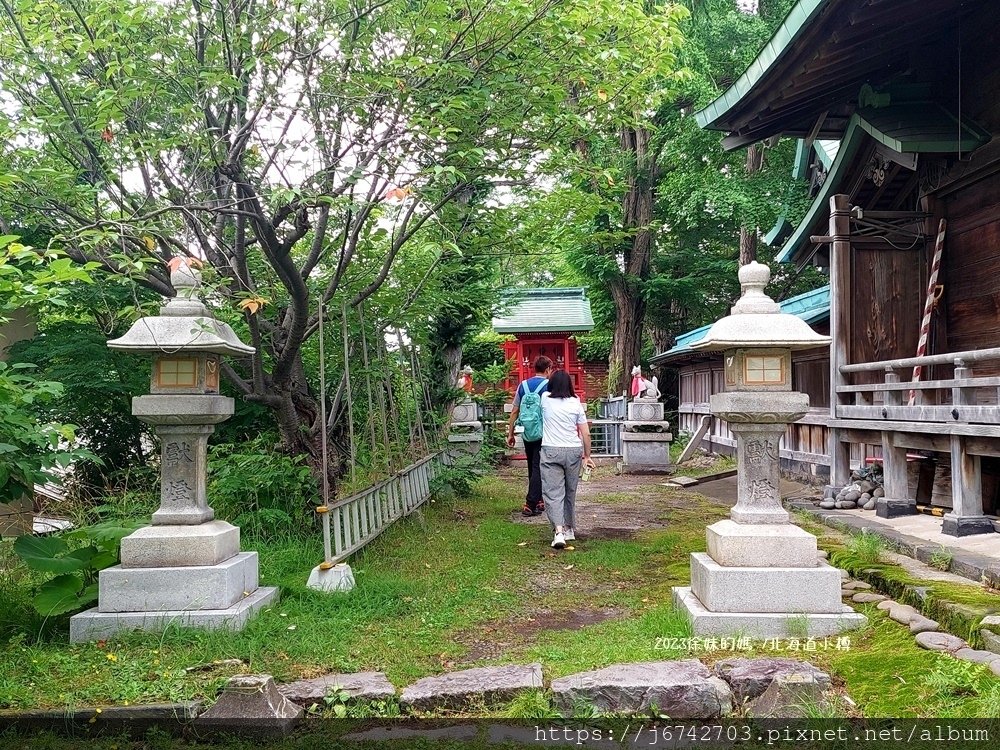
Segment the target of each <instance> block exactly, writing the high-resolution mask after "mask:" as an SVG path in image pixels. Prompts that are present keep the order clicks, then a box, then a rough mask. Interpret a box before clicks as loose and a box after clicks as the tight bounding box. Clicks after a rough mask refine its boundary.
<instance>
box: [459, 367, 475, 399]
mask: <svg viewBox="0 0 1000 750" xmlns="http://www.w3.org/2000/svg"><path fill="white" fill-rule="evenodd" d="M456 385H457V386H458V387H459V388H461V389H462V390H463V391H465V392H466V394H471V393H472V368H471V367H469V365H466V366H465V367H463V368H462V370H461V371H460V372H459V374H458V382H457V383H456Z"/></svg>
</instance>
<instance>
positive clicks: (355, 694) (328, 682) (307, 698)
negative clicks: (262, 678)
mask: <svg viewBox="0 0 1000 750" xmlns="http://www.w3.org/2000/svg"><path fill="white" fill-rule="evenodd" d="M278 690H279V692H280V693H281V694H282V695H283V696H285V697H286V698H287V699H288V700H290V701H292V703H297V704H298V705H300V706H305V707H306V708H308V707H309V706H311V705H313V704H314V703H319V704H322V703H323V699H324V698H326V696H327V695H329V694H331V693H334V692H340V691H343V692H345V693H347V694H348V695H349V696H350V698H351V699H352V700H356V701H359V700H361V701H372V702H375V701H385V700H389V699H391V698H395V697H396V688H395V687H393V685H392V683H391V682H389V680H388V679H387V678H386V676H385V673H383V672H357V673H354V674H325V675H323V676H322V677H315V678H313V679H311V680H297V681H295V682H289V683H287V684H284V685H278Z"/></svg>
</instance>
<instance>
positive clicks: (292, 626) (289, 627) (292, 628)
mask: <svg viewBox="0 0 1000 750" xmlns="http://www.w3.org/2000/svg"><path fill="white" fill-rule="evenodd" d="M296 627H298V626H297V625H289V626H288V629H289V630H295V628H296Z"/></svg>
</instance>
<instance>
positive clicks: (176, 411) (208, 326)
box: [70, 266, 278, 642]
mask: <svg viewBox="0 0 1000 750" xmlns="http://www.w3.org/2000/svg"><path fill="white" fill-rule="evenodd" d="M170 278H171V282H172V284H173V285H174V288H175V289H176V290H177V297H174V298H172V299H171V300H170V301H168V302H167V304H166V305H164V306H163V307H162V308H161V309H160V314H159V315H158V316H153V317H148V318H142V319H141V320H139V321H137V322H136V323H135V324H134V325H133V326H132V328H131V329H130V330H129V331H128V333H126V334H125V335H124V336H122V337H121V338H119V339H115V340H114V341H110V342H108V345H109V346H110V347H112V348H115V349H122V350H126V351H136V352H148V353H151V354H153V355H154V361H153V374H152V378H151V385H150V390H151V391H152V394H151V395H148V396H138V397H136V398H134V399H133V400H132V413H133V414H134V415H135V416H136V417H138V418H139V419H140V420H142V421H143V422H146V423H147V424H151V425H153V426H154V431H155V432H156V434H157V435H158V436H159V438H160V442H161V452H160V507H159V509H158V510H157V511H156V512H155V513H153V518H152V522H153V523H152V525H151V526H147V527H145V528H142V529H139V530H138V531H136V532H134V533H133V534H131V535H129V536H127V537H125V538H124V539H122V542H121V563H120V564H119V565H116V566H114V567H112V568H107V569H106V570H102V571H101V572H100V574H99V580H98V587H99V589H98V604H97V606H96V607H95V608H93V609H90V610H87V611H86V612H82V613H80V614H78V615H75V616H74V617H72V618H71V619H70V640H71V641H73V642H80V641H91V640H99V639H105V638H109V637H112V636H114V635H116V634H118V633H120V632H122V631H128V630H162V629H163V628H165V627H166V626H167V625H171V624H175V625H181V626H188V627H200V628H221V627H225V628H230V629H234V630H238V629H240V628H242V627H243V625H244V624H245V623H246V621H247V620H248V619H249V617H250V616H251V615H252V614H253V613H254V612H256V611H257V610H259V609H261V608H262V607H264V606H265V605H267V604H268V603H270V602H272V601H274V600H275V599H276V597H277V594H278V590H277V589H276V588H272V587H259V586H258V566H257V553H256V552H241V551H240V530H239V528H238V527H236V526H233V525H232V524H229V523H227V522H226V521H221V520H215V513H214V512H213V510H212V508H211V507H210V506H209V504H208V498H207V496H206V473H207V471H206V469H207V467H206V464H207V459H206V457H207V447H208V437H209V435H211V434H212V432H213V430H214V429H215V425H216V424H218V423H220V422H223V421H225V420H226V419H228V418H229V417H230V416H231V415H232V413H233V400H232V399H231V398H228V397H226V396H222V395H220V394H219V393H218V389H219V356H220V355H222V354H239V355H246V354H249V353H252V352H253V348H252V347H249V346H246V345H245V344H243V343H242V342H240V340H239V339H238V338H237V337H236V334H235V333H234V332H233V330H232V329H231V328H230V327H229V326H228V325H226V324H225V323H220V322H219V321H217V320H215V318H213V317H212V316H211V314H210V313H209V311H208V310H207V309H206V308H205V306H204V305H203V304H202V303H201V302H200V301H199V300H198V299H197V296H196V292H197V289H198V286H199V284H200V280H199V277H198V275H197V272H195V271H193V270H192V269H190V268H188V267H186V266H181V267H179V268H177V269H175V270H174V271H173V273H172V274H171V277H170Z"/></svg>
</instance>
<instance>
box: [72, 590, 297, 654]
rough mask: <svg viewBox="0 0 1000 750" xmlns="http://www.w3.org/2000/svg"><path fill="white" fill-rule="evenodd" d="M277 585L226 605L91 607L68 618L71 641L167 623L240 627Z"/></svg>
mask: <svg viewBox="0 0 1000 750" xmlns="http://www.w3.org/2000/svg"><path fill="white" fill-rule="evenodd" d="M277 599H278V589H277V588H275V587H273V586H267V587H264V586H262V587H261V588H259V589H257V590H256V591H254V592H253V593H251V594H250V596H248V597H246V598H245V599H241V600H240V601H238V602H236V604H234V605H233V606H232V607H229V608H227V609H189V610H169V611H165V612H101V611H99V610H98V609H97V607H94V608H93V609H88V610H87V611H86V612H81V613H80V614H78V615H74V616H73V617H71V618H70V621H69V640H70V642H71V643H84V642H86V641H100V640H106V639H108V638H113V637H115V636H116V635H118V634H119V633H123V632H128V631H131V630H146V631H152V632H160V631H163V630H165V629H166V628H167V627H171V626H173V627H191V628H202V629H204V630H213V629H216V628H226V629H229V630H242V629H243V627H244V626H245V625H246V623H247V620H249V619H250V617H251V616H253V614H254V613H256V612H258V611H259V610H261V609H263V608H264V607H266V606H268V605H270V604H272V603H274V602H276V601H277Z"/></svg>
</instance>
